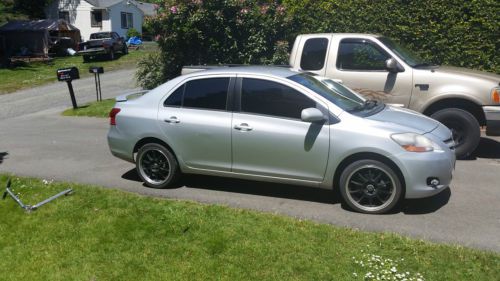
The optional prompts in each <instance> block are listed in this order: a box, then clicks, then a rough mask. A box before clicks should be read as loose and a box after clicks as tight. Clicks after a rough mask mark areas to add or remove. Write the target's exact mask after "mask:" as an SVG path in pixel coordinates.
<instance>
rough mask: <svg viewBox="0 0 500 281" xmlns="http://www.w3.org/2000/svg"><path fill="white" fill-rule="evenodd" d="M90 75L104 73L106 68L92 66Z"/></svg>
mask: <svg viewBox="0 0 500 281" xmlns="http://www.w3.org/2000/svg"><path fill="white" fill-rule="evenodd" d="M89 73H104V68H103V67H102V66H91V67H89Z"/></svg>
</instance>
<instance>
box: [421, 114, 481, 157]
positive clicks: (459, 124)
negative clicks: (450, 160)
mask: <svg viewBox="0 0 500 281" xmlns="http://www.w3.org/2000/svg"><path fill="white" fill-rule="evenodd" d="M431 117H432V118H434V119H436V120H438V121H439V122H441V123H443V125H445V126H446V127H448V128H449V129H450V130H451V132H452V133H453V140H454V141H455V154H456V156H457V158H459V159H463V158H466V157H468V156H469V155H470V154H471V153H472V152H474V150H475V149H476V147H477V145H478V144H479V140H480V138H481V132H480V128H479V122H478V121H477V120H476V118H475V117H474V116H473V115H472V114H470V113H469V112H467V111H465V110H462V109H458V108H447V109H442V110H439V111H437V112H435V113H433V114H432V115H431Z"/></svg>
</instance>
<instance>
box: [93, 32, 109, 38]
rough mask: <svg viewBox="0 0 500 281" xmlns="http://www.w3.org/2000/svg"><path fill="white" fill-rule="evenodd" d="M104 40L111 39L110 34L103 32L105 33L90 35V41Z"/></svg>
mask: <svg viewBox="0 0 500 281" xmlns="http://www.w3.org/2000/svg"><path fill="white" fill-rule="evenodd" d="M106 38H111V33H109V32H105V33H92V34H90V39H106Z"/></svg>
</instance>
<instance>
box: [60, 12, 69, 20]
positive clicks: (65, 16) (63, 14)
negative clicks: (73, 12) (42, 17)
mask: <svg viewBox="0 0 500 281" xmlns="http://www.w3.org/2000/svg"><path fill="white" fill-rule="evenodd" d="M59 19H61V20H65V21H67V22H69V12H68V11H59Z"/></svg>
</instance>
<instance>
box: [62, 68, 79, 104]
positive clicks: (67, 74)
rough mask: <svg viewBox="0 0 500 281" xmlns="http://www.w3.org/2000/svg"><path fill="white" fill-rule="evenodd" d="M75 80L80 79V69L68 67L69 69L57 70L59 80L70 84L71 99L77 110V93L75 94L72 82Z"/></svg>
mask: <svg viewBox="0 0 500 281" xmlns="http://www.w3.org/2000/svg"><path fill="white" fill-rule="evenodd" d="M74 79H80V73H79V72H78V68H76V67H68V68H59V69H58V70H57V80H59V81H61V82H63V81H65V82H66V84H68V89H69V95H70V97H71V103H72V104H73V109H77V108H78V105H77V104H76V99H75V92H73V85H72V84H71V81H73V80H74Z"/></svg>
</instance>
